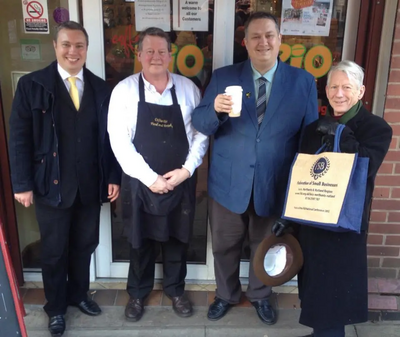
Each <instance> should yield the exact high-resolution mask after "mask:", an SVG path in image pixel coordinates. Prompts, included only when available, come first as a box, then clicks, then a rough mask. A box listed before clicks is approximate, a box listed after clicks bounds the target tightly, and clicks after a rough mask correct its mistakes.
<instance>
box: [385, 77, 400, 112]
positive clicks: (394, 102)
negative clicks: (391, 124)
mask: <svg viewBox="0 0 400 337" xmlns="http://www.w3.org/2000/svg"><path fill="white" fill-rule="evenodd" d="M399 79H400V77H399ZM390 82H391V81H390ZM399 107H400V98H398V97H393V96H391V97H388V98H387V99H386V104H385V109H398V108H399Z"/></svg>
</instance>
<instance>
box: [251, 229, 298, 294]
mask: <svg viewBox="0 0 400 337" xmlns="http://www.w3.org/2000/svg"><path fill="white" fill-rule="evenodd" d="M274 246H283V247H285V249H286V264H285V265H284V267H283V266H282V268H281V269H283V270H282V271H281V272H280V273H279V274H277V275H274V276H271V275H269V274H268V272H267V270H266V268H265V256H266V255H267V252H268V251H269V249H270V248H271V247H274ZM302 266H303V253H302V251H301V247H300V244H299V242H298V241H297V239H296V238H295V237H294V236H293V235H291V234H285V235H283V236H281V237H276V236H275V235H273V234H272V235H270V236H268V237H266V238H265V239H264V240H263V241H262V242H261V243H260V245H259V246H258V248H257V250H256V253H255V255H254V259H253V268H254V273H255V275H256V276H257V278H258V279H259V280H260V281H261V282H262V283H264V284H265V285H266V286H271V287H276V286H280V285H282V284H284V283H286V282H288V281H290V280H291V279H292V278H293V277H294V276H295V275H297V273H298V272H299V271H300V269H301V267H302Z"/></svg>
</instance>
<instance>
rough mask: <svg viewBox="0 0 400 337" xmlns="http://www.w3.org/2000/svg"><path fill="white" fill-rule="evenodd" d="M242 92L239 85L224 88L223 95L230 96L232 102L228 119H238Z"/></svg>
mask: <svg viewBox="0 0 400 337" xmlns="http://www.w3.org/2000/svg"><path fill="white" fill-rule="evenodd" d="M242 92H243V89H242V87H241V86H240V85H231V86H229V87H226V88H225V95H229V96H231V97H232V101H233V105H232V110H231V112H230V113H229V117H240V113H241V112H242Z"/></svg>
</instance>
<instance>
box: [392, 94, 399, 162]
mask: <svg viewBox="0 0 400 337" xmlns="http://www.w3.org/2000/svg"><path fill="white" fill-rule="evenodd" d="M399 100H400V98H399ZM399 108H400V106H399ZM390 126H391V128H392V130H393V136H400V125H398V124H390ZM397 160H400V155H399V156H398V157H397Z"/></svg>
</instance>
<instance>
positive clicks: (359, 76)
mask: <svg viewBox="0 0 400 337" xmlns="http://www.w3.org/2000/svg"><path fill="white" fill-rule="evenodd" d="M334 71H342V72H344V73H345V74H346V75H347V77H348V78H349V80H350V81H354V82H355V83H356V84H357V89H360V88H361V86H362V85H363V82H364V70H363V68H361V67H360V66H359V65H358V64H357V63H355V62H353V61H348V60H344V61H341V62H339V63H338V64H337V65H336V66H333V67H332V68H331V70H329V73H328V81H327V84H328V85H329V83H330V81H331V75H332V73H333V72H334Z"/></svg>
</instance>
